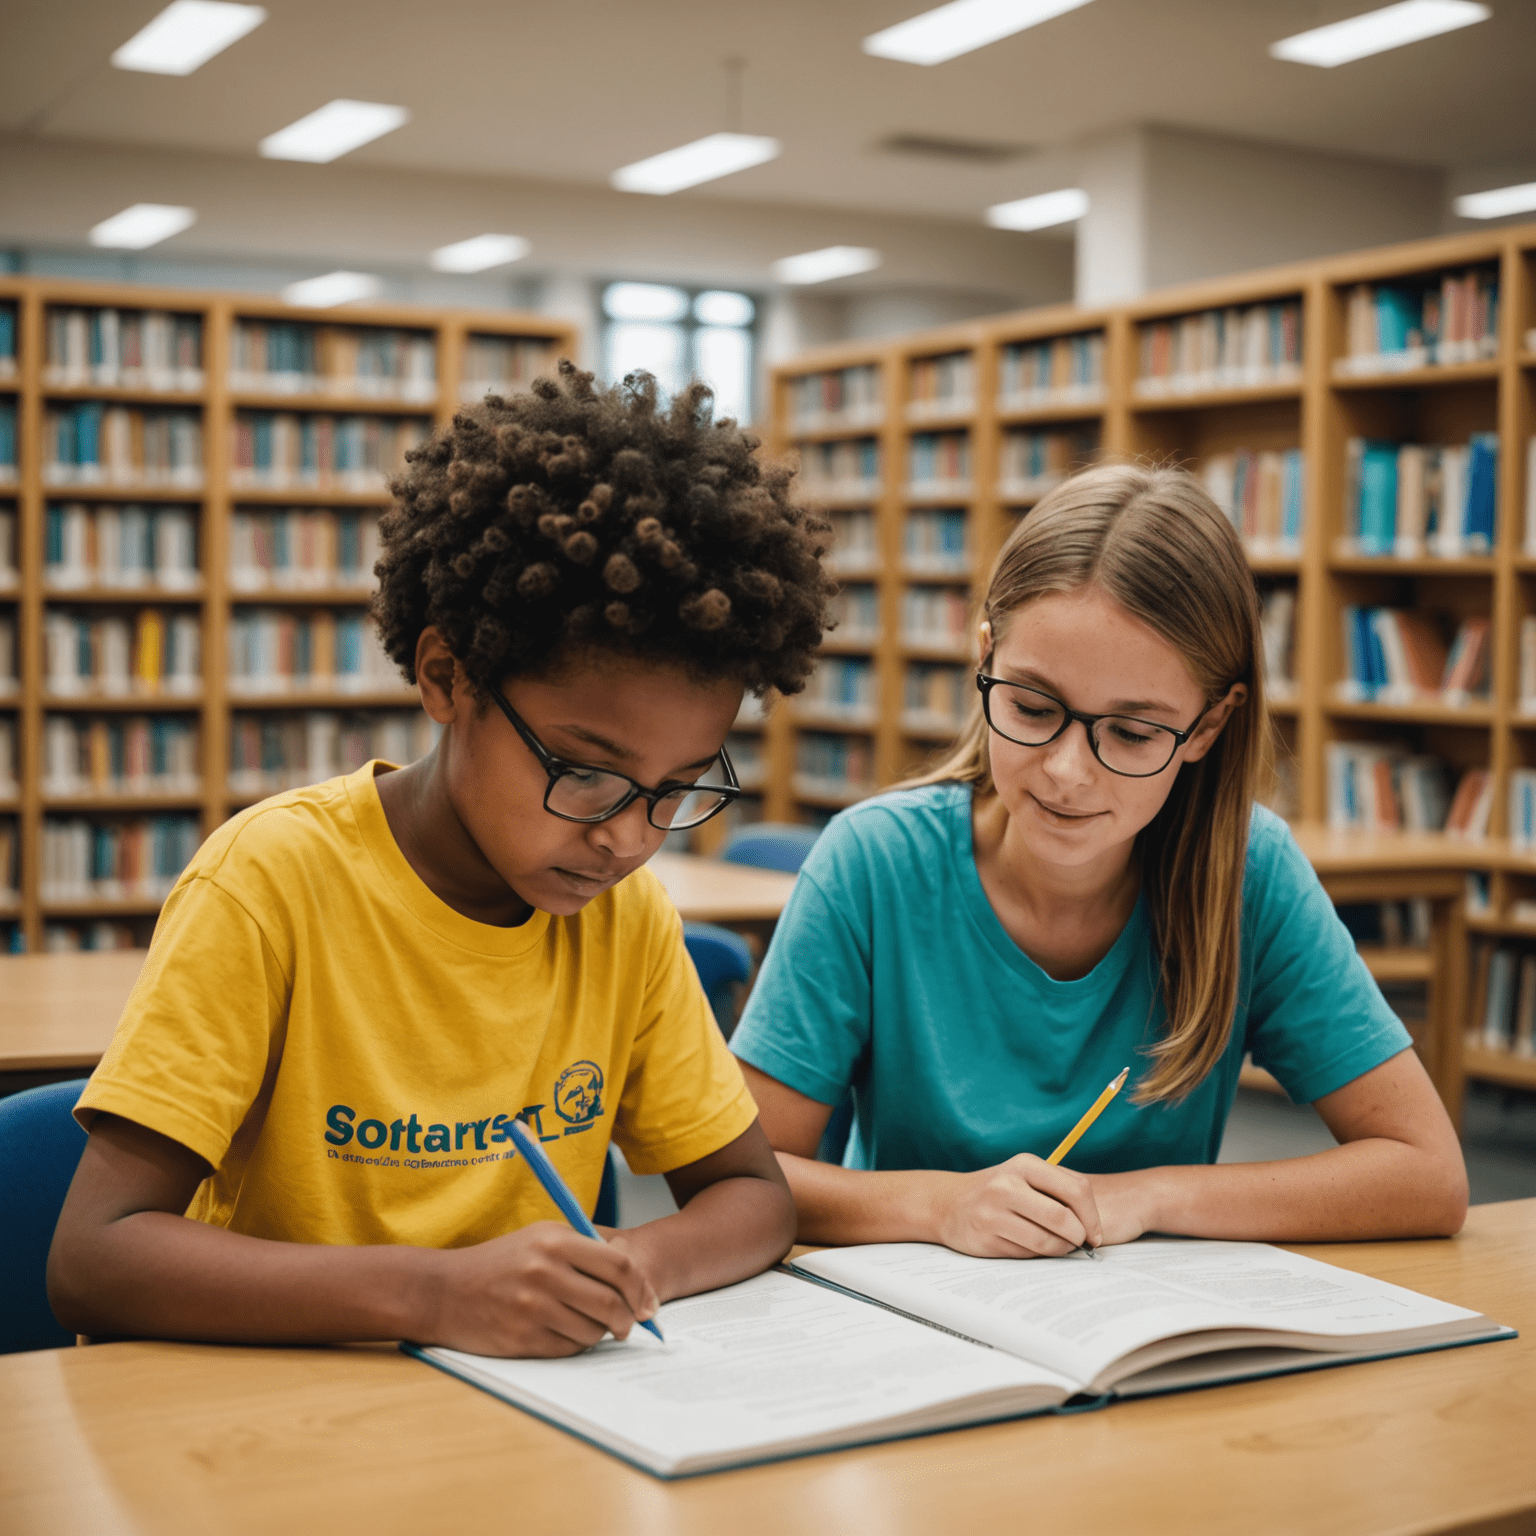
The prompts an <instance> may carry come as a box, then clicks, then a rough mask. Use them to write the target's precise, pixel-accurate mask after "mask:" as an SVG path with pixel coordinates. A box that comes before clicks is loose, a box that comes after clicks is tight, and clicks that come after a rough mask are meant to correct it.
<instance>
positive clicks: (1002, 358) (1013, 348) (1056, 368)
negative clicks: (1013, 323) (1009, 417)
mask: <svg viewBox="0 0 1536 1536" xmlns="http://www.w3.org/2000/svg"><path fill="white" fill-rule="evenodd" d="M997 386H998V406H999V408H1000V409H1002V410H1005V411H1008V410H1015V411H1018V410H1032V409H1041V408H1050V407H1052V406H1062V405H1066V406H1071V405H1085V406H1088V405H1098V404H1099V403H1100V402H1101V401H1102V400H1103V398H1104V333H1103V331H1080V332H1078V333H1077V334H1076V335H1075V336H1053V337H1051V338H1050V339H1048V340H1044V341H1011V342H1009V343H1008V344H1007V345H1006V346H1004V347H1003V349H1002V352H1001V353H1000V355H999V357H998V380H997Z"/></svg>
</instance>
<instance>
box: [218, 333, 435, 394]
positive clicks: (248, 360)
mask: <svg viewBox="0 0 1536 1536" xmlns="http://www.w3.org/2000/svg"><path fill="white" fill-rule="evenodd" d="M229 387H230V388H231V389H234V390H250V391H253V392H260V393H262V394H282V395H339V396H349V397H355V398H363V399H374V400H407V401H420V402H422V403H423V404H430V403H431V402H432V401H434V400H435V399H436V398H437V347H436V344H435V343H434V341H433V339H432V336H431V333H430V332H427V331H402V330H393V329H390V328H386V327H383V326H354V325H306V324H303V323H302V322H294V321H291V320H237V321H236V322H235V328H234V335H233V336H232V337H231V352H230V367H229Z"/></svg>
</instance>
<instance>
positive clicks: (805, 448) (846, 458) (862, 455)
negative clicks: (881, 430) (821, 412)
mask: <svg viewBox="0 0 1536 1536" xmlns="http://www.w3.org/2000/svg"><path fill="white" fill-rule="evenodd" d="M800 479H801V483H802V485H803V486H804V488H805V492H806V494H807V495H809V496H838V497H874V496H878V495H879V494H880V443H879V440H878V439H877V438H873V437H847V438H840V439H838V440H837V441H834V442H830V443H802V444H801V445H800Z"/></svg>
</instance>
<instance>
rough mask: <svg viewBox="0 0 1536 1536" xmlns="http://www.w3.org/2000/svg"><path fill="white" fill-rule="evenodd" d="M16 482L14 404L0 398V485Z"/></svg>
mask: <svg viewBox="0 0 1536 1536" xmlns="http://www.w3.org/2000/svg"><path fill="white" fill-rule="evenodd" d="M15 483H16V406H15V403H14V402H13V401H10V400H0V485H15Z"/></svg>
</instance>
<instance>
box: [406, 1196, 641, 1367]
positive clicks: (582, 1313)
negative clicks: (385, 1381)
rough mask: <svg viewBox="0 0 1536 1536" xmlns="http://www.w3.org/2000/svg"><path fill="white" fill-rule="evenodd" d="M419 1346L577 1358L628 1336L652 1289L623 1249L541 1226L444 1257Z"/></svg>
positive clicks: (556, 1225)
mask: <svg viewBox="0 0 1536 1536" xmlns="http://www.w3.org/2000/svg"><path fill="white" fill-rule="evenodd" d="M439 1259H440V1263H439V1264H438V1265H437V1266H435V1276H434V1286H433V1295H432V1299H431V1302H430V1303H429V1305H430V1309H431V1310H430V1312H429V1314H428V1322H427V1326H426V1328H425V1330H424V1333H423V1335H422V1336H421V1337H420V1339H419V1342H420V1343H423V1344H442V1345H446V1346H447V1347H448V1348H450V1349H462V1350H467V1351H469V1352H470V1353H472V1354H477V1355H501V1356H516V1355H540V1356H551V1355H574V1354H577V1353H578V1352H579V1351H581V1350H583V1349H586V1348H588V1347H589V1346H591V1345H593V1344H596V1343H597V1341H598V1340H599V1339H601V1338H602V1337H603V1335H604V1334H605V1333H612V1334H613V1335H614V1337H615V1338H619V1339H622V1338H624V1337H626V1336H627V1335H628V1333H629V1330H630V1329H631V1328H633V1327H634V1325H635V1324H636V1323H637V1322H639V1321H641V1320H642V1319H644V1318H648V1317H651V1316H652V1315H653V1314H654V1313H655V1311H656V1308H657V1306H658V1305H659V1303H658V1301H657V1299H656V1291H655V1289H654V1287H653V1286H652V1285H651V1282H650V1280H649V1279H647V1277H646V1275H645V1273H644V1272H643V1271H642V1270H641V1268H640V1267H639V1265H638V1264H636V1263H635V1261H634V1260H633V1259H632V1258H631V1257H630V1256H629V1254H627V1253H626V1252H624V1250H623V1249H622V1247H620V1246H619V1245H617V1244H610V1243H599V1242H594V1241H593V1240H592V1239H591V1238H590V1237H583V1236H581V1234H580V1233H579V1232H573V1231H572V1230H571V1229H570V1228H569V1227H568V1226H566V1225H565V1224H564V1223H563V1222H556V1221H540V1222H535V1223H534V1224H533V1225H532V1226H527V1227H523V1228H521V1229H520V1230H518V1231H516V1232H511V1233H508V1234H507V1236H505V1237H496V1238H492V1239H491V1241H490V1242H488V1243H480V1244H478V1245H476V1246H475V1247H473V1248H453V1249H449V1250H447V1251H445V1252H443V1253H441V1254H440V1255H439Z"/></svg>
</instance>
